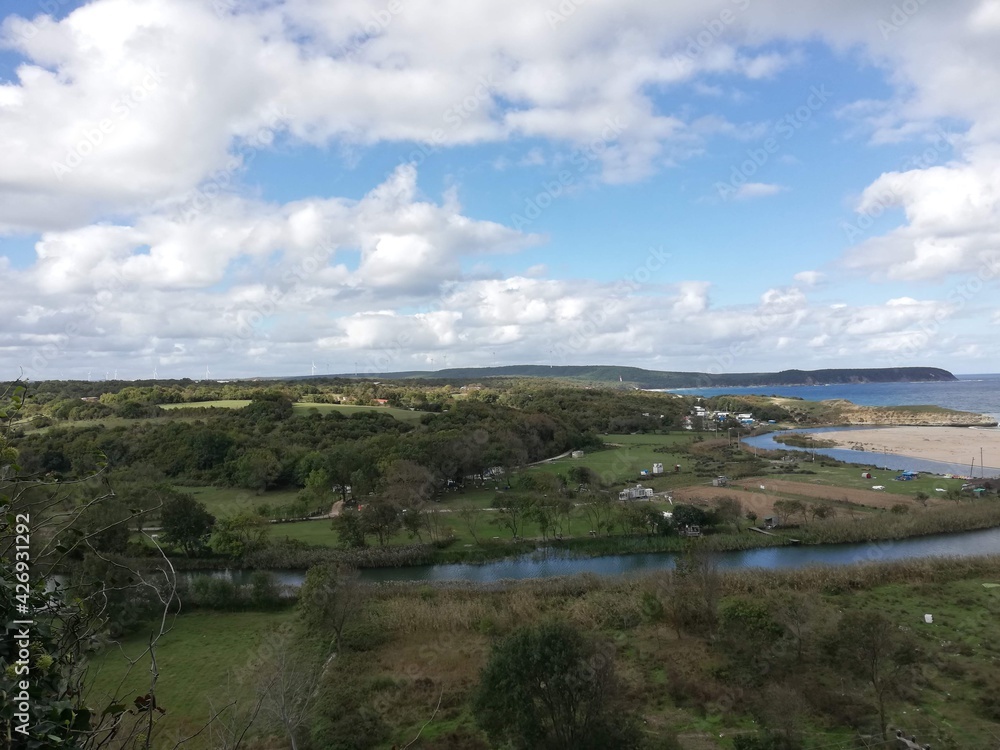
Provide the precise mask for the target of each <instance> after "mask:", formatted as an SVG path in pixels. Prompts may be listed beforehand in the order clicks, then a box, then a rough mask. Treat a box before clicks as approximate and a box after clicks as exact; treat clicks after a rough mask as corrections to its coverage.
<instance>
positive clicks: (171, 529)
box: [160, 492, 215, 555]
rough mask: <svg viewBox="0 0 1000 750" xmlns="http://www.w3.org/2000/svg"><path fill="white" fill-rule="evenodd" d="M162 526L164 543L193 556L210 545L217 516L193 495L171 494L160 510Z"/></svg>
mask: <svg viewBox="0 0 1000 750" xmlns="http://www.w3.org/2000/svg"><path fill="white" fill-rule="evenodd" d="M160 524H161V526H162V527H163V539H164V541H166V542H168V543H170V544H176V545H177V546H179V547H180V548H181V549H183V550H184V552H185V553H187V554H188V555H192V554H194V553H195V552H198V551H199V550H201V549H203V548H204V547H205V545H206V544H207V543H208V538H209V536H211V534H212V527H213V526H214V525H215V516H213V515H212V514H211V513H209V512H208V510H207V509H206V508H205V506H204V504H203V503H200V502H198V501H197V500H195V499H194V498H193V497H192V496H191V495H188V494H187V493H184V492H171V493H169V496H168V497H167V499H166V500H165V501H164V502H163V507H162V508H160Z"/></svg>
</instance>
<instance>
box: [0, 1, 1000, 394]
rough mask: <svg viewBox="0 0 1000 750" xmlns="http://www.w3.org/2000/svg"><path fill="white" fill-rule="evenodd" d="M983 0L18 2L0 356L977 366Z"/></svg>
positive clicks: (12, 8)
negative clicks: (943, 1) (6, 291)
mask: <svg viewBox="0 0 1000 750" xmlns="http://www.w3.org/2000/svg"><path fill="white" fill-rule="evenodd" d="M995 5H996V3H993V2H991V1H988V0H982V1H975V2H973V1H968V2H966V1H963V2H958V3H955V4H952V5H950V6H948V8H947V9H946V8H941V9H938V8H936V7H934V6H932V5H930V4H928V5H918V4H913V9H912V10H913V12H909V10H907V11H906V12H903V11H900V10H899V9H898V8H897V7H896V6H895V5H893V4H892V3H870V2H861V1H860V0H848V1H847V2H845V3H843V4H842V5H841V6H838V10H837V12H836V13H831V11H830V10H829V6H828V4H823V3H818V2H807V3H793V2H791V0H760V2H755V3H753V4H752V5H751V4H750V3H749V2H746V0H725V2H715V3H708V4H704V5H702V6H700V7H697V8H692V7H690V6H689V5H688V4H685V3H680V2H676V3H663V4H661V5H659V6H657V7H655V8H652V7H648V6H647V5H646V4H644V3H640V2H638V0H635V1H633V0H629V1H628V2H623V3H617V4H613V3H605V2H597V1H596V0H594V2H591V3H587V4H581V5H579V6H575V5H574V4H573V3H568V4H567V3H563V4H562V5H560V4H559V3H550V4H544V3H543V4H538V3H530V2H527V0H523V1H522V0H518V1H517V2H514V3H508V4H504V5H503V7H502V8H501V7H500V5H499V4H496V3H486V2H484V3H479V4H476V3H473V4H468V3H466V4H460V3H458V2H457V0H455V1H454V2H451V1H449V2H444V3H431V2H429V0H412V1H411V2H410V3H405V4H395V3H380V2H374V1H369V0H351V2H344V3H339V4H337V5H336V6H331V5H330V4H328V3H321V2H318V0H280V1H278V2H273V3H266V4H259V5H257V4H239V5H238V6H235V5H234V6H233V7H232V8H227V7H226V6H224V5H223V6H220V5H219V4H218V3H212V2H210V0H164V1H163V2H153V1H152V0H94V1H93V2H90V3H73V4H70V3H65V4H59V3H57V2H55V1H53V2H52V4H51V5H46V4H45V3H41V4H38V3H28V2H24V1H23V0H17V2H14V3H12V4H8V5H7V6H6V10H5V12H6V13H7V14H8V15H7V16H6V17H5V18H4V19H3V26H2V37H0V39H2V40H3V41H2V44H0V147H2V148H3V152H4V153H5V154H9V155H10V158H9V159H6V160H5V163H4V164H3V165H0V193H2V195H0V270H2V271H3V272H4V273H5V275H6V276H8V277H9V279H8V280H9V288H11V289H13V290H14V291H13V293H12V294H11V295H10V296H9V297H8V298H7V299H6V300H4V301H2V302H0V313H2V314H3V315H2V318H0V319H2V320H3V321H4V322H3V323H0V363H2V364H3V365H4V367H5V368H6V369H8V370H9V371H10V373H11V374H12V375H13V374H16V372H17V371H18V369H19V368H24V370H25V371H26V372H27V373H28V374H29V375H30V376H32V377H36V378H44V377H57V376H73V375H75V376H80V373H83V372H84V371H89V370H91V369H95V370H98V371H100V370H103V369H115V368H117V369H118V370H119V372H120V374H122V375H123V376H125V377H145V376H147V375H148V373H149V372H151V371H152V370H153V369H154V368H155V369H156V370H157V372H158V374H159V375H161V376H191V375H197V374H199V373H202V372H203V371H204V368H205V367H206V366H209V365H211V367H212V371H213V373H215V374H216V375H217V376H219V377H224V376H229V377H235V376H246V375H254V374H262V375H263V374H266V375H280V374H294V373H300V372H302V371H303V369H305V370H308V369H309V367H310V365H311V362H312V361H314V360H318V361H322V362H325V363H330V366H331V367H332V368H333V369H335V370H345V369H346V370H351V369H353V363H354V362H356V361H361V362H367V363H369V369H371V370H373V371H374V370H377V369H384V368H385V367H388V369H413V368H418V367H437V366H438V365H439V364H440V363H442V362H444V361H447V362H448V364H450V365H466V366H474V365H487V364H492V363H493V361H494V352H496V355H495V356H496V359H497V361H498V362H500V363H504V364H514V363H524V362H536V361H550V360H551V359H552V358H553V357H557V358H558V359H559V361H561V362H564V363H567V364H593V363H611V362H614V363H622V364H630V365H637V366H644V367H650V368H658V369H678V370H714V371H740V370H755V371H759V370H767V369H782V368H789V367H798V368H806V369H808V368H813V367H832V366H838V365H840V366H845V367H846V366H851V367H855V366H896V365H902V364H914V365H917V364H926V365H936V366H941V367H946V368H949V369H952V370H954V371H960V372H961V371H996V370H998V369H1000V361H997V357H998V355H997V354H996V353H995V352H996V351H997V347H995V346H993V344H994V343H995V341H996V324H997V322H998V316H997V314H996V312H995V310H994V309H993V306H992V305H991V304H990V300H991V299H993V298H995V291H996V280H995V277H996V275H997V272H998V271H997V264H996V261H995V259H994V253H995V252H996V249H995V241H994V238H995V237H996V236H1000V217H998V215H997V213H998V209H997V206H998V205H1000V201H998V200H997V196H998V193H1000V189H998V185H997V181H998V178H997V176H996V175H997V174H998V171H997V169H996V165H997V161H998V160H1000V148H998V145H1000V144H998V133H997V132H995V131H996V130H997V128H998V126H997V125H995V123H996V122H998V121H1000V118H998V117H997V115H998V114H1000V113H997V112H995V111H994V109H996V108H997V106H998V105H997V103H996V102H994V101H993V100H992V99H993V98H992V97H989V96H986V95H984V94H983V93H982V92H984V91H991V90H997V89H996V87H995V86H991V83H993V82H995V83H1000V65H998V61H997V59H996V53H995V52H994V50H995V49H997V45H996V44H995V42H996V41H997V36H998V33H997V31H998V29H1000V10H998V9H997V8H996V7H994V6H995ZM566 8H575V10H573V11H572V12H570V13H566V12H565V10H566ZM907 8H909V6H907ZM53 9H55V11H56V12H55V14H54V16H51V17H46V16H45V13H46V12H49V11H51V10H53ZM560 9H561V10H560ZM553 14H557V15H553ZM303 29H307V30H308V34H303V33H302V30H303ZM359 40H360V41H359ZM345 48H347V49H348V50H349V54H347V55H345V54H344V50H345ZM994 78H996V79H997V80H996V81H994ZM73 321H77V322H78V324H76V325H75V324H74V323H73ZM734 353H735V354H734ZM345 363H346V364H345Z"/></svg>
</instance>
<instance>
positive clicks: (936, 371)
mask: <svg viewBox="0 0 1000 750" xmlns="http://www.w3.org/2000/svg"><path fill="white" fill-rule="evenodd" d="M338 377H351V376H350V375H341V376H338ZM365 377H367V378H371V377H378V378H384V379H387V380H405V379H436V380H449V381H456V380H458V381H474V380H481V379H483V378H531V377H540V378H559V379H563V380H575V381H580V382H589V383H618V382H621V383H624V384H627V385H631V386H635V387H637V388H709V387H716V386H733V387H748V386H772V385H773V386H781V385H820V384H823V385H825V384H840V383H918V382H937V381H950V380H957V378H956V377H955V376H954V375H952V374H951V373H950V372H948V371H947V370H942V369H940V368H937V367H884V368H871V369H864V368H847V369H829V370H783V371H781V372H770V373H768V372H751V373H725V374H720V375H713V374H710V373H707V372H667V371H661V370H644V369H642V368H640V367H617V366H614V365H593V366H589V365H587V366H577V365H551V366H547V365H509V366H505V367H459V368H451V369H447V370H437V371H409V372H389V373H365Z"/></svg>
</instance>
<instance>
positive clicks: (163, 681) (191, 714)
mask: <svg viewBox="0 0 1000 750" xmlns="http://www.w3.org/2000/svg"><path fill="white" fill-rule="evenodd" d="M291 616H292V613H291V611H290V610H288V611H284V612H277V613H271V612H268V613H263V612H232V613H218V612H192V613H188V614H183V615H179V616H177V617H176V618H173V619H172V620H171V621H169V624H170V625H171V629H170V631H169V632H168V633H167V634H166V635H164V636H163V637H162V638H161V639H160V641H159V644H158V646H157V649H156V664H157V667H158V669H159V671H160V673H161V676H160V678H159V680H158V682H157V686H156V695H157V704H158V705H159V706H160V707H162V708H164V709H166V711H167V713H166V714H165V716H164V717H163V718H165V719H168V720H169V721H168V722H166V724H168V725H169V729H168V730H167V732H168V734H169V736H171V737H173V736H174V733H175V732H180V733H182V734H184V733H193V732H195V731H197V730H198V729H200V728H201V726H202V725H204V724H205V722H207V721H208V718H209V716H210V715H211V711H212V707H213V705H214V707H215V708H216V709H219V708H222V706H224V705H226V703H228V702H229V701H230V700H232V699H233V698H239V697H242V696H244V695H246V694H247V693H246V688H244V687H242V686H241V685H240V684H239V682H238V679H233V677H234V674H235V673H236V672H237V670H239V668H240V667H242V666H243V665H245V664H246V663H247V660H248V659H249V658H251V657H252V656H253V654H254V652H255V650H256V649H257V648H258V647H259V644H260V643H261V642H262V640H263V639H264V637H265V636H266V634H267V633H268V632H269V631H272V630H273V629H275V628H277V627H278V626H279V625H281V624H282V623H284V622H286V621H287V620H288V619H289V618H290V617H291ZM158 627H159V623H156V624H151V625H150V628H158ZM148 643H149V631H140V632H137V633H134V634H133V635H131V636H129V637H128V638H126V639H125V640H124V641H122V643H121V651H119V650H118V648H116V647H113V648H111V649H109V650H108V651H107V652H106V653H105V655H104V656H103V657H102V658H99V659H97V660H95V662H94V663H93V665H92V666H91V670H90V677H91V682H90V693H89V696H88V701H89V703H90V705H91V706H93V707H95V708H98V710H103V708H104V707H105V706H107V705H108V703H109V702H110V701H111V698H112V697H113V696H114V695H117V697H119V698H123V699H124V700H123V701H122V702H124V703H126V704H130V703H131V702H132V699H133V698H135V697H136V696H138V695H145V694H146V693H148V692H149V681H150V674H149V667H150V660H149V656H148V655H147V656H141V655H142V654H143V652H144V651H145V649H146V648H147V646H148ZM123 654H124V655H123ZM126 656H128V657H129V658H132V659H138V662H137V663H136V665H135V666H134V667H133V668H132V670H131V672H130V673H129V674H128V675H127V676H126V674H125V673H126V670H127V666H128V664H127V661H126V658H125V657H126ZM123 679H124V682H122V680H123ZM119 685H121V688H120V689H119ZM203 739H204V738H203ZM172 745H173V742H170V743H169V744H167V745H165V746H166V747H170V746H172ZM157 746H158V745H157ZM187 746H188V745H185V747H187ZM194 746H195V747H209V746H210V745H209V744H208V743H207V742H196V743H194Z"/></svg>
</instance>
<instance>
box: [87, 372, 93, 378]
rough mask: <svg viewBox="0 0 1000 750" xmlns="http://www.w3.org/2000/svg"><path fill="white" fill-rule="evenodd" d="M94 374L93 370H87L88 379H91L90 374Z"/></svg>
mask: <svg viewBox="0 0 1000 750" xmlns="http://www.w3.org/2000/svg"><path fill="white" fill-rule="evenodd" d="M93 374H94V371H93V370H87V380H90V376H91V375H93Z"/></svg>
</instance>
